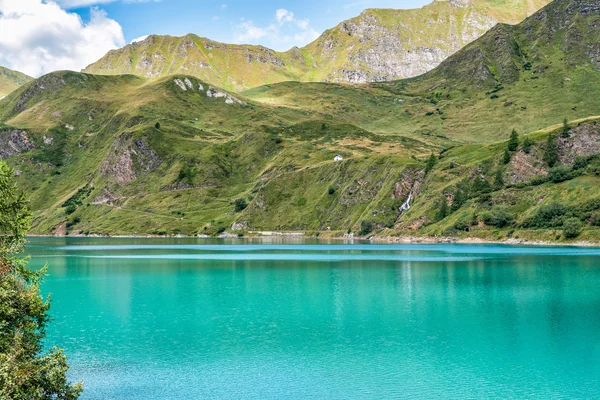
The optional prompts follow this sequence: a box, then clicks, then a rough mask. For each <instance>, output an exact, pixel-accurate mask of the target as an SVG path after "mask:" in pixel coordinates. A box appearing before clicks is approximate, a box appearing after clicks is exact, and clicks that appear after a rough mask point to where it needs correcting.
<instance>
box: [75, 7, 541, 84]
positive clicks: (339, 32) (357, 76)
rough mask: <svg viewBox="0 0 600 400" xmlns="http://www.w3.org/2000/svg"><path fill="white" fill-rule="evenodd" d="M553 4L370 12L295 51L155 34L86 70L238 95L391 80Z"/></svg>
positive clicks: (413, 72) (429, 65) (411, 73)
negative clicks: (273, 86) (183, 79)
mask: <svg viewBox="0 0 600 400" xmlns="http://www.w3.org/2000/svg"><path fill="white" fill-rule="evenodd" d="M547 3H548V0H502V1H497V0H449V1H445V0H436V1H434V2H433V3H431V4H429V5H427V6H425V7H423V8H420V9H414V10H393V9H368V10H365V11H364V12H363V13H362V14H361V15H360V16H358V17H356V18H353V19H350V20H348V21H344V22H342V23H341V24H339V25H338V26H336V27H335V28H333V29H330V30H328V31H326V32H325V33H323V34H322V35H321V36H320V37H319V38H318V39H317V40H316V41H314V42H313V43H311V44H309V45H308V46H306V47H304V48H301V49H299V48H296V47H295V48H293V49H291V50H289V51H287V52H276V51H273V50H270V49H267V48H265V47H262V46H248V45H231V44H224V43H219V42H215V41H212V40H209V39H205V38H201V37H198V36H196V35H192V34H189V35H187V36H184V37H171V36H156V35H152V36H149V37H148V38H147V39H145V40H144V41H141V42H137V43H133V44H129V45H127V46H125V47H124V48H122V49H119V50H113V51H111V52H109V53H108V54H107V55H106V56H104V57H103V58H102V59H100V60H99V61H97V62H96V63H94V64H92V65H90V66H88V67H87V68H86V69H85V70H84V72H87V73H93V74H108V75H115V74H135V75H140V76H144V77H160V76H165V75H171V74H187V75H192V76H196V77H198V78H200V79H202V80H204V81H207V82H210V83H212V84H214V85H219V86H221V87H224V88H227V89H229V90H234V91H240V90H244V89H248V88H252V87H256V86H260V85H264V84H270V83H277V82H282V81H304V82H309V81H312V82H319V81H328V82H352V83H358V82H369V81H389V80H393V79H399V78H408V77H413V76H416V75H420V74H422V73H425V72H427V71H429V70H431V69H433V68H434V67H436V66H437V65H438V64H439V63H441V62H442V61H443V60H444V59H446V58H447V57H448V56H450V55H451V54H453V53H454V52H456V51H457V50H459V49H461V48H462V47H463V46H464V45H466V44H468V43H470V42H471V41H473V40H474V39H476V38H478V37H479V36H481V35H482V34H483V33H484V32H486V31H487V30H488V29H489V28H491V27H492V26H494V25H495V24H496V23H498V22H505V23H517V22H520V21H522V20H523V19H524V18H525V17H527V16H528V15H531V14H532V13H533V12H535V11H536V10H537V9H539V8H540V7H542V6H543V5H545V4H547Z"/></svg>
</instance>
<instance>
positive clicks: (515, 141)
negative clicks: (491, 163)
mask: <svg viewBox="0 0 600 400" xmlns="http://www.w3.org/2000/svg"><path fill="white" fill-rule="evenodd" d="M507 148H508V151H517V149H518V148H519V134H518V133H517V131H516V130H514V129H513V131H512V133H511V134H510V139H508V146H507Z"/></svg>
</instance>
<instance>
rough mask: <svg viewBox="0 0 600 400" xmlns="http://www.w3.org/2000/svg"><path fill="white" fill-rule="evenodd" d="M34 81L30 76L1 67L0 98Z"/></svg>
mask: <svg viewBox="0 0 600 400" xmlns="http://www.w3.org/2000/svg"><path fill="white" fill-rule="evenodd" d="M32 80H33V78H32V77H30V76H27V75H25V74H22V73H20V72H17V71H12V70H10V69H8V68H4V67H2V66H0V98H2V97H4V96H6V95H7V94H9V93H10V92H12V91H13V90H15V89H17V88H18V87H20V86H22V85H24V84H26V83H27V82H31V81H32Z"/></svg>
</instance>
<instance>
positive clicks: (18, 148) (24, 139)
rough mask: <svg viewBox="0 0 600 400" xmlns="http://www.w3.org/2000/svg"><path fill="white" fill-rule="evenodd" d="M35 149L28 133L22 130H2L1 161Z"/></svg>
mask: <svg viewBox="0 0 600 400" xmlns="http://www.w3.org/2000/svg"><path fill="white" fill-rule="evenodd" d="M34 147H35V144H33V142H32V141H31V139H30V138H29V136H28V135H27V132H25V131H24V130H21V129H3V130H0V159H4V158H8V157H10V156H14V155H15V154H19V153H21V152H24V151H29V150H31V149H33V148H34Z"/></svg>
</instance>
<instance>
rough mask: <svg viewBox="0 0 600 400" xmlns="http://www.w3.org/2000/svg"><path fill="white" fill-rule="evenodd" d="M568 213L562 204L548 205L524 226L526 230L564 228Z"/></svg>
mask: <svg viewBox="0 0 600 400" xmlns="http://www.w3.org/2000/svg"><path fill="white" fill-rule="evenodd" d="M567 212H569V209H568V208H567V207H566V206H564V205H562V204H560V203H557V202H553V203H550V204H546V205H543V206H541V207H540V208H539V209H538V210H537V212H536V213H535V215H534V216H533V217H531V218H530V219H529V220H527V221H526V222H525V223H524V224H523V226H524V227H526V228H557V227H560V226H562V224H563V221H564V217H565V215H566V214H567Z"/></svg>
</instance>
